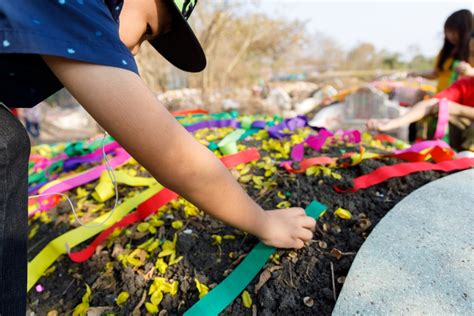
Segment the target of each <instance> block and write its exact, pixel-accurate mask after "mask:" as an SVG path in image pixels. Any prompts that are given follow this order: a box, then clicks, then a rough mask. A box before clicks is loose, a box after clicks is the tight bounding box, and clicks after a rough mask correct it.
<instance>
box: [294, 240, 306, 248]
mask: <svg viewBox="0 0 474 316" xmlns="http://www.w3.org/2000/svg"><path fill="white" fill-rule="evenodd" d="M303 247H304V241H302V240H301V239H296V240H295V242H294V245H293V248H295V249H301V248H303Z"/></svg>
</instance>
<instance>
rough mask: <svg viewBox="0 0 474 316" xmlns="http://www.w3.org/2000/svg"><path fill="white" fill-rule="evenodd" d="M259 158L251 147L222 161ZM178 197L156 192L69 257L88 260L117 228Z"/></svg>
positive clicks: (227, 163)
mask: <svg viewBox="0 0 474 316" xmlns="http://www.w3.org/2000/svg"><path fill="white" fill-rule="evenodd" d="M258 159H260V154H259V152H258V150H257V149H256V148H250V149H248V150H245V151H241V152H239V153H237V154H234V155H228V156H224V157H222V158H221V161H222V163H223V164H224V165H225V166H226V167H227V168H232V167H236V166H238V165H240V164H242V163H249V162H251V161H254V160H258ZM177 197H178V195H177V194H176V193H174V192H173V191H171V190H168V189H166V188H164V189H163V190H161V191H160V192H158V193H156V194H155V195H153V196H152V197H151V198H149V199H148V200H146V201H145V202H143V203H142V204H140V206H138V207H137V210H136V211H135V212H133V213H130V214H128V215H127V216H125V217H124V218H122V219H121V220H120V221H118V222H117V223H115V224H114V225H112V226H110V227H109V228H107V229H106V230H104V231H103V232H102V233H100V235H99V236H97V238H96V239H94V241H93V242H92V243H91V244H89V246H87V247H86V248H84V249H83V250H81V251H77V252H71V253H69V254H68V255H69V258H70V259H71V260H72V261H74V262H84V261H86V260H87V259H89V258H90V257H91V256H92V255H93V254H94V252H95V250H96V249H97V247H98V246H99V245H100V244H101V243H102V242H104V241H105V240H106V239H107V238H108V237H109V236H110V234H112V233H113V232H114V230H115V229H118V228H125V227H127V226H128V225H131V224H133V223H136V222H138V221H142V220H145V219H146V218H147V217H149V216H151V215H153V214H154V213H156V212H157V211H158V209H159V208H161V207H162V206H164V205H166V204H168V203H169V202H171V201H172V200H173V199H175V198H177Z"/></svg>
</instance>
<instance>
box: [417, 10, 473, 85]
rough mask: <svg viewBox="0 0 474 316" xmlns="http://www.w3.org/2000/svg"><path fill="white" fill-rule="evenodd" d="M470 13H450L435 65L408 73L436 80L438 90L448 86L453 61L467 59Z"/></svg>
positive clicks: (467, 11)
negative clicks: (425, 70) (432, 67)
mask: <svg viewBox="0 0 474 316" xmlns="http://www.w3.org/2000/svg"><path fill="white" fill-rule="evenodd" d="M472 19H473V18H472V13H471V11H469V10H459V11H456V12H454V13H453V14H451V15H450V16H449V17H448V19H447V20H446V22H445V23H444V42H443V47H442V48H441V50H440V52H439V53H438V56H437V58H436V63H435V67H434V69H433V70H431V71H428V72H414V73H411V74H410V75H412V76H421V77H424V78H427V79H435V80H437V81H438V84H437V87H436V90H437V91H438V92H440V91H442V90H444V89H446V88H448V87H449V85H450V84H452V83H453V82H451V77H452V72H453V70H454V68H453V64H454V62H455V61H459V62H462V61H464V62H468V61H469V37H470V33H471V31H472Z"/></svg>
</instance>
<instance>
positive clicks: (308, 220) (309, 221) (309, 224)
mask: <svg viewBox="0 0 474 316" xmlns="http://www.w3.org/2000/svg"><path fill="white" fill-rule="evenodd" d="M301 226H303V227H304V228H307V229H309V230H311V231H314V229H315V227H316V220H315V219H314V218H312V217H309V216H305V217H304V218H302V219H301Z"/></svg>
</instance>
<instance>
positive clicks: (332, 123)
mask: <svg viewBox="0 0 474 316" xmlns="http://www.w3.org/2000/svg"><path fill="white" fill-rule="evenodd" d="M406 111H407V109H406V108H404V107H401V106H400V105H399V104H398V103H396V102H393V101H390V100H389V99H388V96H387V95H386V94H385V93H383V92H381V91H380V90H378V89H376V88H373V87H371V86H367V87H363V88H360V89H359V90H358V91H357V92H355V93H353V94H351V95H349V96H347V97H346V99H345V101H344V103H337V104H334V105H331V106H329V107H327V108H325V109H322V110H321V111H319V112H318V113H317V114H316V116H315V117H314V118H313V119H312V120H311V121H310V122H309V125H311V126H317V127H325V128H327V129H329V130H337V129H340V128H342V129H360V130H365V124H366V122H367V120H368V119H370V118H396V117H399V116H401V115H403V114H404V113H405V112H406ZM389 134H392V135H394V136H396V137H398V138H400V139H402V140H408V126H406V127H402V128H399V129H397V130H394V131H391V132H390V133H389Z"/></svg>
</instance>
